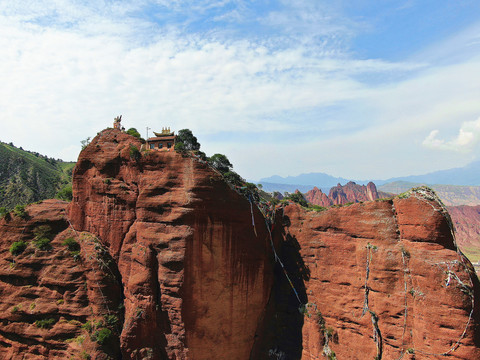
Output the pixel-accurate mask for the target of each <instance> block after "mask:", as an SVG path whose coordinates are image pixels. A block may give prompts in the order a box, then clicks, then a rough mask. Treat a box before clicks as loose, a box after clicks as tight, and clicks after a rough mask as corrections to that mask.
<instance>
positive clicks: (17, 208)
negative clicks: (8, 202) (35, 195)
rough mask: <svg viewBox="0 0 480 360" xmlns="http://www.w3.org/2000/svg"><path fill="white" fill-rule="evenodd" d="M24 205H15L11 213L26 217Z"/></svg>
mask: <svg viewBox="0 0 480 360" xmlns="http://www.w3.org/2000/svg"><path fill="white" fill-rule="evenodd" d="M25 207H26V206H25V205H17V206H15V209H13V213H14V214H15V216H18V217H19V218H22V219H25V218H26V217H27V212H26V211H25Z"/></svg>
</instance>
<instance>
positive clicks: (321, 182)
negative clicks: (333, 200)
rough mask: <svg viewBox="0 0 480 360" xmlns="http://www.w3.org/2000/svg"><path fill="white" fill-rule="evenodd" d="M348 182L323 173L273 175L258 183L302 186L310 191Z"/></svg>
mask: <svg viewBox="0 0 480 360" xmlns="http://www.w3.org/2000/svg"><path fill="white" fill-rule="evenodd" d="M349 181H350V180H348V179H344V178H341V177H334V176H331V175H328V174H325V173H309V174H300V175H297V176H287V177H281V176H278V175H274V176H270V177H267V178H263V179H260V181H259V182H260V183H261V184H263V185H264V184H265V183H270V184H275V185H278V184H284V185H290V186H294V187H295V186H297V187H298V186H299V185H303V186H307V187H308V190H310V189H311V188H313V187H314V186H317V187H318V188H326V189H330V188H331V187H333V186H336V185H337V184H338V183H343V184H345V183H347V182H349ZM264 186H265V185H264ZM299 190H300V189H299ZM300 191H301V190H300Z"/></svg>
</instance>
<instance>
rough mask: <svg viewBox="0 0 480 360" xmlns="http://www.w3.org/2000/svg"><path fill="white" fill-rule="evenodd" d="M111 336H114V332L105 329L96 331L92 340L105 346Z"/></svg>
mask: <svg viewBox="0 0 480 360" xmlns="http://www.w3.org/2000/svg"><path fill="white" fill-rule="evenodd" d="M111 335H112V330H110V329H107V328H103V329H100V330H97V331H95V333H94V334H93V335H92V340H93V341H96V342H97V343H99V344H100V345H103V344H105V343H106V342H107V340H108V339H109V338H110V336H111Z"/></svg>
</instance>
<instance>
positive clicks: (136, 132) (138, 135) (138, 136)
mask: <svg viewBox="0 0 480 360" xmlns="http://www.w3.org/2000/svg"><path fill="white" fill-rule="evenodd" d="M126 133H127V134H128V135H132V136H135V137H136V138H138V139H140V133H139V132H138V131H137V129H135V128H130V129H128V130H127V131H126Z"/></svg>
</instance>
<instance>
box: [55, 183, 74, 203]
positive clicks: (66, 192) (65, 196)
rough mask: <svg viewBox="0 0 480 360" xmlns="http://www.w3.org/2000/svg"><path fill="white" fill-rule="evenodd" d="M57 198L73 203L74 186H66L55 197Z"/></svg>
mask: <svg viewBox="0 0 480 360" xmlns="http://www.w3.org/2000/svg"><path fill="white" fill-rule="evenodd" d="M55 197H56V198H57V199H60V200H65V201H72V199H73V192H72V185H66V186H65V187H64V188H62V189H61V190H60V191H59V192H58V193H57V195H55Z"/></svg>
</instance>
